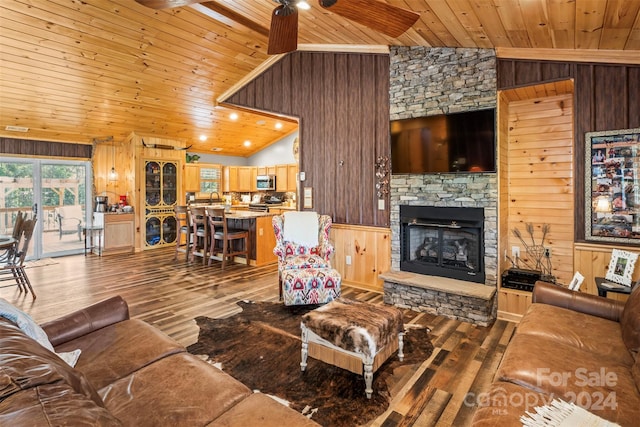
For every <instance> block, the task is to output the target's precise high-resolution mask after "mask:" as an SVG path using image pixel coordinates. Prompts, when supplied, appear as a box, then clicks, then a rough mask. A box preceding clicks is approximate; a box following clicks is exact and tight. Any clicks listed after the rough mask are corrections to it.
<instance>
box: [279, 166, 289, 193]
mask: <svg viewBox="0 0 640 427" xmlns="http://www.w3.org/2000/svg"><path fill="white" fill-rule="evenodd" d="M287 173H288V171H287V165H277V166H276V191H283V192H284V191H288V183H289V179H288V174H287Z"/></svg>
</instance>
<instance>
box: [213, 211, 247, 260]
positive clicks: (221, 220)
mask: <svg viewBox="0 0 640 427" xmlns="http://www.w3.org/2000/svg"><path fill="white" fill-rule="evenodd" d="M206 212H207V218H209V226H210V228H211V244H210V246H211V255H210V256H209V265H211V259H212V258H214V257H215V255H216V254H215V253H216V249H215V248H216V247H217V248H218V249H222V270H224V267H225V265H226V264H227V260H229V259H231V261H233V259H234V257H235V256H236V255H244V256H245V258H246V260H247V265H249V254H250V253H251V245H250V243H249V231H248V230H237V229H234V228H229V227H228V224H227V218H226V215H225V212H224V208H211V209H209V208H207V210H206ZM239 241H242V247H241V248H239V247H238V244H239ZM216 243H218V244H217V245H216ZM220 244H221V245H222V248H220Z"/></svg>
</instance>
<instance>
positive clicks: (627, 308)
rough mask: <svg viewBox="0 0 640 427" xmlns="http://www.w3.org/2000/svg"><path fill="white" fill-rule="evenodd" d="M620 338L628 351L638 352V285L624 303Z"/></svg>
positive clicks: (639, 307)
mask: <svg viewBox="0 0 640 427" xmlns="http://www.w3.org/2000/svg"><path fill="white" fill-rule="evenodd" d="M620 326H621V327H622V340H623V341H624V344H625V345H626V346H627V348H628V349H629V351H632V352H634V353H639V352H640V285H639V286H636V287H635V289H634V290H633V292H631V295H629V299H627V303H626V304H625V305H624V310H623V311H622V317H621V318H620Z"/></svg>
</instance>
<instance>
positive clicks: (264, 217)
mask: <svg viewBox="0 0 640 427" xmlns="http://www.w3.org/2000/svg"><path fill="white" fill-rule="evenodd" d="M192 206H193V205H192ZM204 207H215V208H220V207H223V206H219V205H216V206H204ZM273 215H274V214H272V213H268V212H253V211H245V210H235V209H232V210H231V212H228V213H227V214H226V218H227V224H228V226H229V228H235V229H238V230H247V231H249V242H250V244H251V254H250V256H249V264H250V265H264V264H271V263H275V262H278V258H277V257H276V256H275V255H274V254H273V248H275V246H276V235H275V233H274V232H273V224H272V222H271V219H272V217H273ZM240 259H242V258H240Z"/></svg>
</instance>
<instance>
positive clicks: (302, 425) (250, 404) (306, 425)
mask: <svg viewBox="0 0 640 427" xmlns="http://www.w3.org/2000/svg"><path fill="white" fill-rule="evenodd" d="M207 426H208V427H236V426H260V427H283V426H296V427H319V424H318V423H316V422H315V421H311V420H310V419H308V418H305V417H302V416H301V415H300V414H298V413H297V412H295V411H292V410H290V409H288V408H287V407H286V406H284V405H283V404H282V403H278V402H276V401H275V400H273V399H272V398H270V397H269V396H267V395H265V394H262V393H253V394H252V395H251V396H249V397H247V398H246V399H244V400H243V401H242V402H240V403H238V404H237V405H235V406H234V407H233V408H231V409H230V410H228V411H227V412H225V413H224V414H222V415H221V416H220V417H218V418H216V419H215V420H214V421H213V422H212V423H210V424H207Z"/></svg>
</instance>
